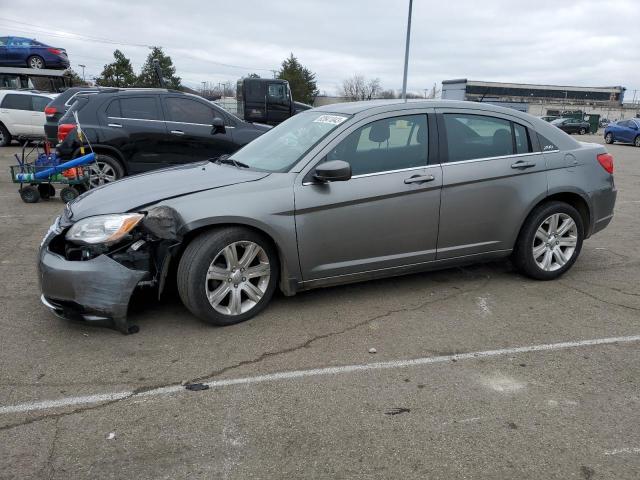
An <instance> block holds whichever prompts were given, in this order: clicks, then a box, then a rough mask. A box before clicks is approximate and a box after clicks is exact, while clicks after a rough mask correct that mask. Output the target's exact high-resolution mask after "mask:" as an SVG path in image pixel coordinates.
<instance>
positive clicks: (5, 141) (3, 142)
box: [0, 123, 11, 147]
mask: <svg viewBox="0 0 640 480" xmlns="http://www.w3.org/2000/svg"><path fill="white" fill-rule="evenodd" d="M9 145H11V134H10V133H9V130H7V129H6V128H5V126H4V125H2V124H1V123H0V147H8V146H9Z"/></svg>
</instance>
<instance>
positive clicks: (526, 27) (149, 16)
mask: <svg viewBox="0 0 640 480" xmlns="http://www.w3.org/2000/svg"><path fill="white" fill-rule="evenodd" d="M407 8H408V0H340V1H334V0H317V1H311V0H308V1H305V0H297V1H294V0H289V1H285V0H259V1H258V0H256V1H253V0H244V1H237V2H232V1H204V0H202V1H198V2H196V1H189V0H182V1H178V0H171V1H161V0H156V1H153V2H134V1H131V0H128V1H100V0H83V1H82V2H77V1H67V0H56V1H55V6H53V4H52V3H51V1H35V0H20V1H19V2H18V1H15V0H0V31H2V32H4V33H5V34H7V35H24V36H28V37H33V38H37V39H38V40H41V41H43V42H45V43H47V44H51V45H54V46H59V47H64V48H66V49H67V52H68V53H69V57H70V59H71V62H72V67H73V68H75V69H76V70H77V71H79V72H80V71H81V70H82V69H81V68H79V67H78V65H79V64H84V65H86V69H85V72H86V75H87V77H93V76H95V75H98V74H99V73H100V72H101V71H102V67H103V65H104V64H105V63H109V62H110V61H111V60H112V52H113V50H114V49H115V48H119V49H121V50H122V51H123V52H124V53H125V55H127V56H128V57H129V58H130V59H131V60H132V62H133V65H134V68H135V69H136V71H137V70H138V69H139V68H140V66H141V64H142V63H143V61H144V59H145V58H146V56H147V53H148V48H146V47H145V45H159V46H162V47H163V48H164V49H165V51H166V52H167V53H168V54H169V55H171V57H172V59H173V62H174V64H175V65H176V68H177V73H178V75H179V76H181V77H182V79H183V82H184V83H185V84H186V85H188V86H190V87H193V88H198V87H199V86H200V82H202V81H208V82H214V83H217V82H224V81H233V82H235V81H236V80H237V79H238V78H239V77H241V76H243V75H246V74H248V73H250V72H256V73H259V74H260V75H261V76H270V75H272V74H271V72H270V70H272V69H277V68H278V67H279V65H280V63H281V62H282V60H283V59H284V58H285V57H286V56H288V55H289V53H290V52H293V53H294V54H295V55H296V56H297V57H298V59H299V60H300V61H301V62H302V63H303V64H304V65H305V66H307V67H308V68H309V69H311V70H312V71H313V72H315V73H316V75H317V80H318V87H319V89H320V90H321V92H324V91H326V92H327V93H328V94H335V93H336V92H337V90H338V88H339V86H340V84H341V82H342V80H343V79H344V78H347V77H349V76H351V75H353V74H356V73H357V74H362V75H364V76H366V77H367V78H373V77H378V78H379V79H380V80H381V82H382V85H383V87H384V88H394V89H398V88H401V86H402V68H403V56H404V42H405V28H406V15H407ZM639 18H640V0H606V1H605V0H576V1H563V0H536V1H535V2H530V1H523V0H439V1H435V0H433V1H432V0H415V1H414V12H413V27H412V42H411V51H410V63H409V81H408V89H409V90H410V91H415V92H422V90H423V89H425V88H430V87H432V86H433V84H434V83H437V84H438V86H440V82H441V81H442V80H444V79H451V78H469V79H473V80H487V81H512V82H523V83H548V84H559V85H584V86H605V85H606V86H609V85H622V86H625V87H627V89H628V90H627V93H626V94H625V100H626V101H631V99H632V98H633V90H634V89H638V90H639V91H638V93H637V98H638V99H640V48H639V45H640V27H639V26H638V19H639ZM18 22H23V23H18ZM72 34H77V35H82V36H89V37H92V38H94V39H102V40H103V41H88V40H87V39H80V38H77V37H74V36H73V35H72ZM106 40H109V41H111V42H122V43H123V45H115V44H114V43H108V42H107V41H106ZM222 64H227V66H225V65H222ZM236 67H241V68H236Z"/></svg>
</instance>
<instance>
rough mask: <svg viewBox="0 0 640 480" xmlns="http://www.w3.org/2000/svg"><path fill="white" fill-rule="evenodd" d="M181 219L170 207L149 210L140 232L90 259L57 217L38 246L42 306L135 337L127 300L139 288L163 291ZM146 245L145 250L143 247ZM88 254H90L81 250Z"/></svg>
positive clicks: (73, 318)
mask: <svg viewBox="0 0 640 480" xmlns="http://www.w3.org/2000/svg"><path fill="white" fill-rule="evenodd" d="M179 221H180V219H179V217H178V216H177V215H176V214H175V212H174V211H172V210H171V209H168V208H166V207H157V208H155V209H152V210H151V211H149V212H147V214H146V217H145V219H144V221H143V224H141V225H140V229H139V230H140V231H139V232H138V233H137V234H136V235H134V236H131V238H129V239H128V240H127V241H124V242H122V243H121V244H120V245H118V246H116V247H114V248H113V249H112V250H108V251H107V250H105V251H103V252H102V253H100V252H99V251H98V252H94V253H92V254H91V255H89V256H84V255H82V254H81V253H79V251H78V248H77V247H74V246H73V245H70V244H69V242H67V241H66V240H65V230H66V229H68V228H69V226H70V225H71V223H70V222H68V220H67V219H66V218H63V219H62V220H60V219H58V220H56V222H55V223H54V224H53V225H52V226H51V228H50V229H49V231H48V232H47V234H46V236H45V238H44V240H43V241H42V244H41V246H40V254H39V261H38V271H39V281H40V288H41V292H42V296H41V300H42V303H43V304H44V305H45V306H46V307H47V308H49V309H50V310H51V311H52V312H53V313H54V314H55V315H56V316H58V317H61V318H65V319H68V320H76V321H83V322H86V323H90V324H94V325H100V326H106V327H111V328H115V329H117V330H119V331H121V332H122V333H125V334H127V333H135V332H137V331H138V327H137V326H135V325H132V324H130V323H129V322H128V321H127V310H128V308H129V300H130V299H131V296H132V294H133V292H134V290H135V289H136V288H137V287H140V286H145V287H156V286H158V287H159V288H158V296H159V295H160V293H161V291H162V287H163V284H164V279H165V277H166V274H167V268H168V265H169V262H170V259H171V256H172V252H173V250H174V248H175V247H176V246H177V245H179V241H178V240H177V235H176V233H175V231H176V227H177V224H178V222H179ZM141 245H142V246H141ZM83 253H86V252H83Z"/></svg>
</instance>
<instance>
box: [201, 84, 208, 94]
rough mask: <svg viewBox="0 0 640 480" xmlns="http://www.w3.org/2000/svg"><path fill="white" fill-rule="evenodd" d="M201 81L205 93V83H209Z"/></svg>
mask: <svg viewBox="0 0 640 480" xmlns="http://www.w3.org/2000/svg"><path fill="white" fill-rule="evenodd" d="M201 83H202V95H204V90H205V85H206V84H207V82H201Z"/></svg>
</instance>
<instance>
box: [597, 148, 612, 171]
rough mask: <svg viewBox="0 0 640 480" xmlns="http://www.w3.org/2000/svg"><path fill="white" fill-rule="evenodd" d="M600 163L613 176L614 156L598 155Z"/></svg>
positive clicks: (607, 154) (608, 154)
mask: <svg viewBox="0 0 640 480" xmlns="http://www.w3.org/2000/svg"><path fill="white" fill-rule="evenodd" d="M598 162H600V165H602V168H604V169H605V170H606V171H607V172H609V173H611V174H613V155H611V154H610V153H600V154H598Z"/></svg>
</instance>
